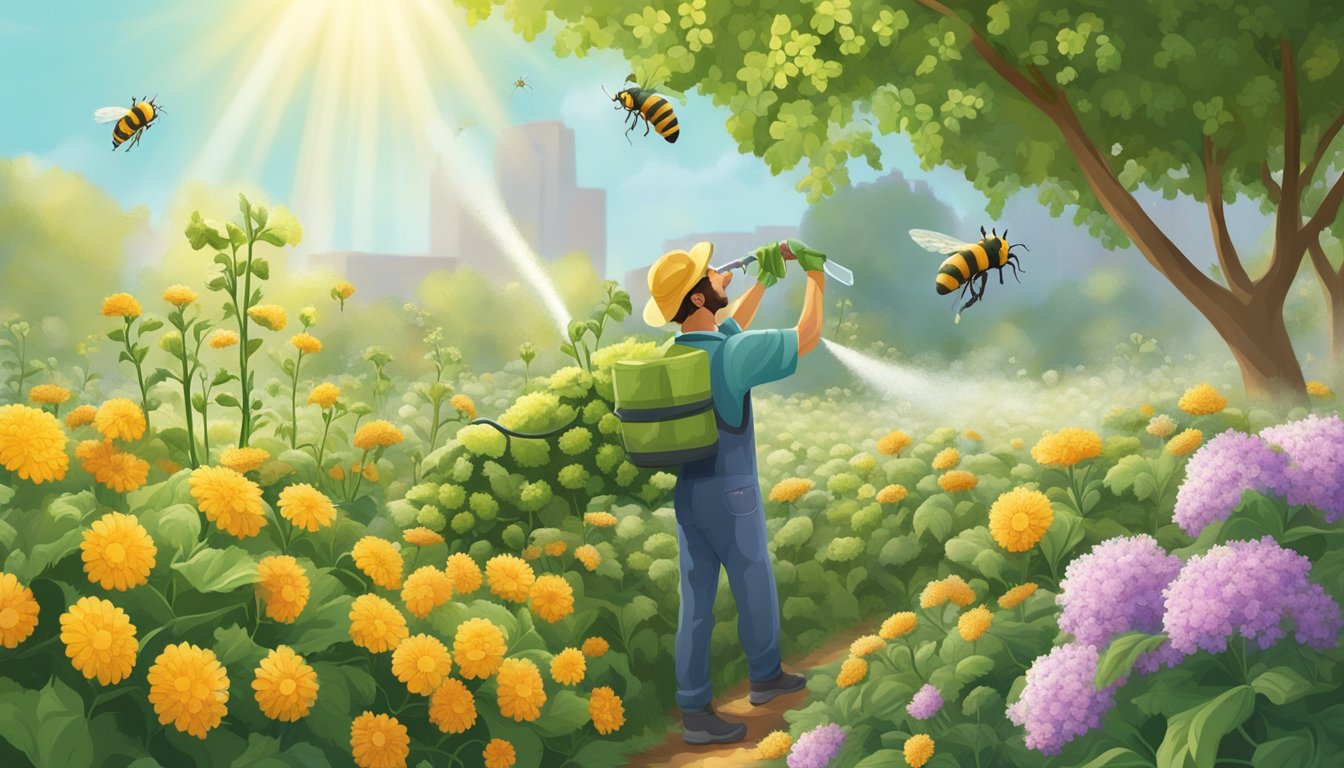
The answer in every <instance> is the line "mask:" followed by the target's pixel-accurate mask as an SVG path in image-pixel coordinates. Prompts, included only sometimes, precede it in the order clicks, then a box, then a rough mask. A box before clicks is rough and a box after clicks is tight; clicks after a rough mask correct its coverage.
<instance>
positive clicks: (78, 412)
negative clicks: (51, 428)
mask: <svg viewBox="0 0 1344 768" xmlns="http://www.w3.org/2000/svg"><path fill="white" fill-rule="evenodd" d="M97 415H98V409H97V408H95V407H93V406H92V405H81V406H79V407H78V408H76V409H75V410H73V411H71V412H69V413H67V414H66V415H65V426H66V427H67V428H68V429H78V428H80V427H82V426H85V425H87V424H92V423H93V419H94V417H95V416H97Z"/></svg>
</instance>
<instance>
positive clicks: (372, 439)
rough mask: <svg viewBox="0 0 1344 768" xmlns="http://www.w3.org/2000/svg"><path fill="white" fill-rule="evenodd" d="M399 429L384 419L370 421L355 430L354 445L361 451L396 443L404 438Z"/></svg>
mask: <svg viewBox="0 0 1344 768" xmlns="http://www.w3.org/2000/svg"><path fill="white" fill-rule="evenodd" d="M405 437H406V436H405V435H403V434H402V432H401V430H400V429H397V428H396V427H394V426H392V422H390V421H387V420H385V419H378V420H377V421H370V422H369V423H368V424H363V425H361V426H360V428H359V429H357V430H355V447H356V448H358V449H359V450H361V451H368V450H372V449H374V448H383V447H387V446H391V445H396V444H397V443H400V442H401V441H402V440H403V439H405Z"/></svg>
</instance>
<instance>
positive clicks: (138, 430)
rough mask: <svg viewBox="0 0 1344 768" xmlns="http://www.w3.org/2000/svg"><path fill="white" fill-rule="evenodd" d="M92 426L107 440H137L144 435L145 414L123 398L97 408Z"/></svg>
mask: <svg viewBox="0 0 1344 768" xmlns="http://www.w3.org/2000/svg"><path fill="white" fill-rule="evenodd" d="M93 426H94V428H95V429H97V430H98V433H99V434H101V435H102V436H103V437H105V438H107V439H108V440H139V439H140V438H141V437H142V436H143V435H144V434H145V412H144V411H142V410H140V406H138V405H136V404H135V403H133V402H131V401H130V400H127V399H126V398H124V397H114V398H112V399H111V400H108V401H107V402H105V403H103V404H102V405H100V406H98V413H97V414H96V415H95V416H94V417H93Z"/></svg>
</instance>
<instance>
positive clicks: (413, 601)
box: [401, 565, 453, 619]
mask: <svg viewBox="0 0 1344 768" xmlns="http://www.w3.org/2000/svg"><path fill="white" fill-rule="evenodd" d="M452 596H453V582H452V579H450V578H449V577H448V574H446V573H444V572H443V571H441V570H439V569H438V568H435V567H434V566H432V565H422V566H420V567H419V568H416V569H415V571H414V572H412V573H411V575H410V576H408V577H406V585H405V586H404V587H402V588H401V601H402V602H403V603H405V604H406V610H408V611H410V612H411V614H412V615H414V616H415V617H416V618H417V619H423V618H425V617H426V616H428V615H429V612H430V611H432V610H434V609H435V608H437V607H438V606H440V605H443V604H444V603H446V602H448V600H450V599H451V598H452Z"/></svg>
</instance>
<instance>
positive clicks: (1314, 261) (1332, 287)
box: [1307, 240, 1344, 296]
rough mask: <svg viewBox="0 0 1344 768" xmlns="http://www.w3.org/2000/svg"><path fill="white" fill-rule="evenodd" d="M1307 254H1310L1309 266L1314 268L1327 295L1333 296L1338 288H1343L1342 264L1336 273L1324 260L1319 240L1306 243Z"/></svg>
mask: <svg viewBox="0 0 1344 768" xmlns="http://www.w3.org/2000/svg"><path fill="white" fill-rule="evenodd" d="M1307 253H1310V254H1311V265H1312V266H1313V267H1315V268H1316V275H1317V276H1318V277H1320V279H1321V285H1323V286H1325V292H1326V293H1327V294H1329V295H1331V296H1334V295H1335V293H1336V292H1337V291H1338V290H1339V289H1340V288H1344V264H1341V265H1340V267H1339V271H1336V270H1335V268H1334V266H1332V265H1331V264H1330V259H1328V258H1326V255H1325V249H1324V248H1322V247H1321V241H1320V240H1312V241H1311V242H1309V243H1307Z"/></svg>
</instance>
